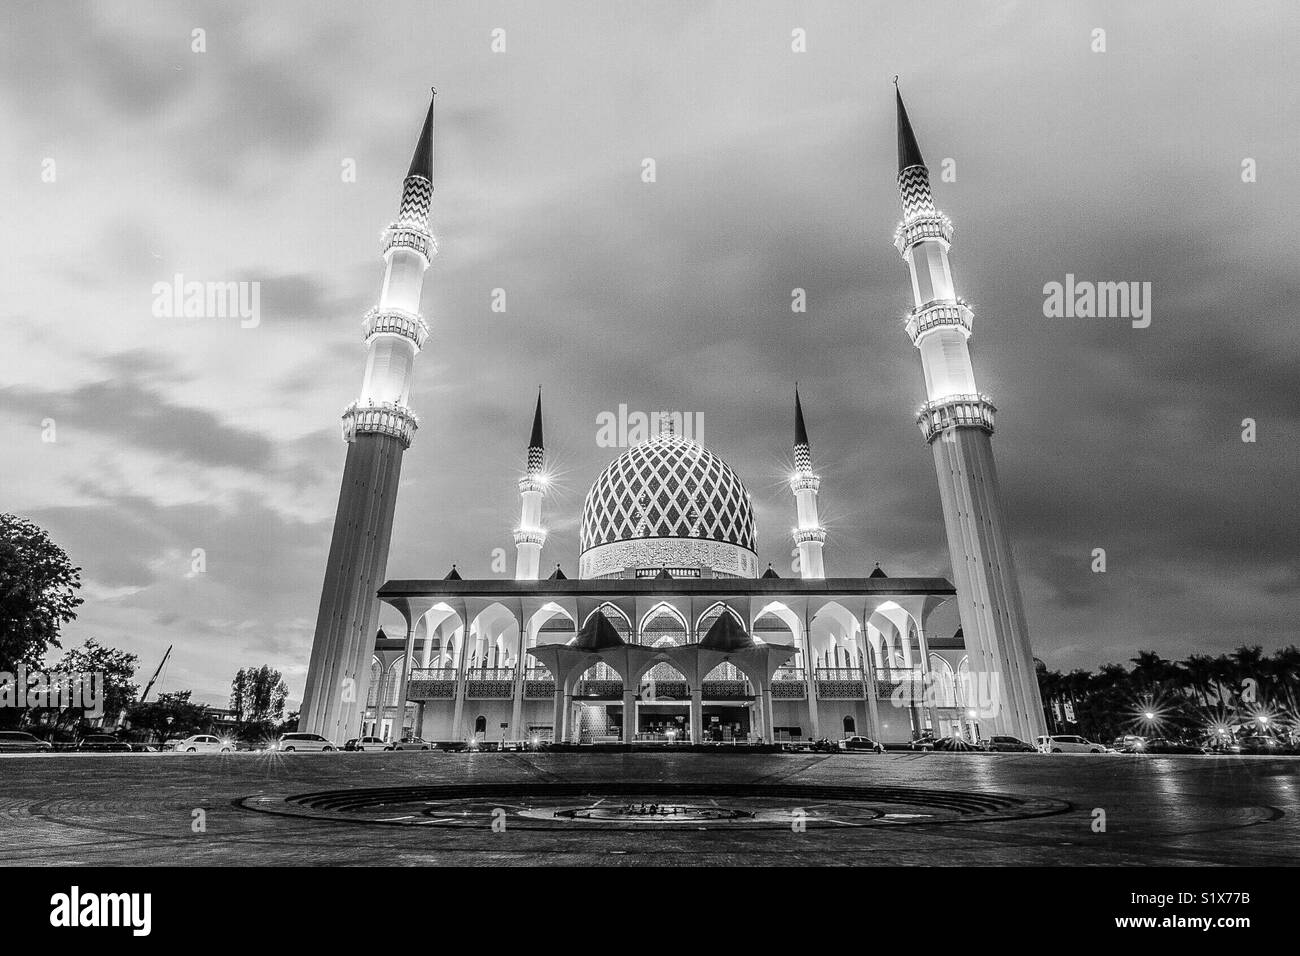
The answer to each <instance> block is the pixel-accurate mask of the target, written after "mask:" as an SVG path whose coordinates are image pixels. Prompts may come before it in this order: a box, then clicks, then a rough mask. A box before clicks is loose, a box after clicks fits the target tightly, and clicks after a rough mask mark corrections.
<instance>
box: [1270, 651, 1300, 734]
mask: <svg viewBox="0 0 1300 956" xmlns="http://www.w3.org/2000/svg"><path fill="white" fill-rule="evenodd" d="M1273 672H1274V674H1275V676H1276V677H1277V678H1278V679H1279V683H1280V684H1281V690H1282V695H1283V696H1284V697H1285V698H1286V702H1287V706H1288V707H1289V708H1290V711H1291V716H1292V717H1293V718H1294V717H1296V716H1298V715H1300V714H1298V712H1300V707H1297V706H1296V697H1297V694H1296V691H1297V687H1296V685H1297V684H1298V683H1300V647H1296V646H1295V645H1294V644H1291V645H1290V646H1288V647H1281V648H1278V649H1277V650H1276V651H1274V652H1273Z"/></svg>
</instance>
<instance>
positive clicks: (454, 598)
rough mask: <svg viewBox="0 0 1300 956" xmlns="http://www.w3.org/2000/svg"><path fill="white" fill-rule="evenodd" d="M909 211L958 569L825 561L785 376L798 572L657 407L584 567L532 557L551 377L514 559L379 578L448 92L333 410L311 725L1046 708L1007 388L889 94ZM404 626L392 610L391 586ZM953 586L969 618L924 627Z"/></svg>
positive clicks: (946, 226) (911, 717)
mask: <svg viewBox="0 0 1300 956" xmlns="http://www.w3.org/2000/svg"><path fill="white" fill-rule="evenodd" d="M896 107H897V114H898V153H899V169H898V174H897V182H898V185H899V189H900V192H901V197H902V204H903V220H902V222H901V223H900V224H899V226H898V229H897V231H896V233H895V236H894V244H895V246H896V248H897V249H898V252H899V254H900V256H901V257H902V259H903V261H904V262H905V263H906V265H907V266H908V268H909V271H910V273H911V279H912V290H913V295H914V299H915V302H916V308H915V309H913V310H912V312H911V313H909V315H908V317H907V320H906V322H905V323H904V328H903V331H904V332H905V333H906V334H907V336H908V337H909V339H910V340H911V342H912V344H913V345H914V346H915V348H916V349H917V350H918V352H919V353H920V357H921V363H922V367H923V370H924V380H925V387H926V393H927V396H926V399H927V400H926V401H925V403H924V405H922V406H921V408H920V411H919V413H918V416H917V424H918V426H919V427H920V429H921V432H922V435H923V437H924V440H925V442H926V443H927V445H928V446H929V447H930V449H931V452H932V455H933V457H934V461H935V467H936V474H937V476H938V479H939V485H940V497H941V501H942V505H943V516H944V523H945V529H946V532H947V537H948V542H949V550H950V554H951V557H952V565H953V581H952V582H950V581H948V580H946V579H943V578H924V577H895V576H891V575H887V574H886V573H885V572H884V571H883V570H881V569H880V568H879V567H877V568H876V570H875V571H873V572H872V573H871V574H870V575H869V576H868V577H865V578H846V577H828V576H827V575H826V568H825V562H824V557H823V553H822V552H823V545H824V542H825V537H826V532H825V529H824V528H823V527H822V526H821V524H820V522H819V519H818V508H817V497H818V492H819V489H820V486H821V479H820V478H819V477H818V475H817V473H816V471H815V469H814V458H813V450H812V443H811V441H810V439H809V434H808V429H807V425H806V423H805V419H804V409H803V404H802V401H801V399H800V396H799V394H798V391H797V390H796V392H795V395H794V429H793V442H792V444H793V451H794V462H795V467H794V471H793V473H792V474H791V475H790V478H789V489H790V492H791V494H792V496H793V498H794V509H793V510H794V514H795V518H796V521H795V528H794V531H793V544H794V546H795V548H796V549H797V552H798V562H797V565H796V567H797V573H798V576H797V577H781V576H780V575H778V574H777V572H776V571H774V570H773V569H772V568H771V567H770V566H769V567H768V568H767V569H765V570H764V569H761V568H760V567H759V562H758V556H757V550H758V546H757V539H756V533H757V532H756V526H755V520H754V506H753V499H752V497H751V495H750V492H749V491H748V490H747V488H746V487H745V484H744V482H743V481H742V480H741V478H740V476H738V475H737V474H736V473H735V472H734V471H733V470H732V469H731V468H730V467H729V466H728V465H727V463H726V462H724V461H723V460H722V459H721V458H719V457H718V456H717V455H715V454H714V453H713V452H711V451H710V450H709V449H708V448H707V447H705V445H704V444H702V443H701V442H700V441H698V440H695V439H694V438H691V437H688V435H687V434H684V429H683V428H682V423H681V422H680V421H676V420H675V419H674V417H673V416H667V415H665V416H663V417H662V420H661V421H660V422H659V423H658V427H657V428H656V429H654V430H653V434H650V435H648V436H647V437H645V439H644V440H642V441H640V442H638V443H636V444H633V445H632V446H631V447H630V448H627V449H626V450H625V451H623V452H622V454H619V455H618V456H617V457H616V458H614V460H613V461H611V462H610V463H609V464H608V465H607V466H606V467H605V469H604V470H603V471H602V472H601V473H600V474H599V475H598V476H597V477H596V479H595V481H594V483H593V484H592V485H591V489H590V491H589V492H588V493H587V496H586V499H585V502H584V504H583V510H582V516H581V524H580V542H579V549H580V554H579V555H578V561H577V573H576V575H575V576H574V577H572V578H570V577H568V576H566V575H565V574H564V572H563V571H562V570H561V569H560V568H561V564H560V563H557V564H556V565H555V570H554V571H553V572H552V573H550V575H549V576H548V577H546V578H542V576H541V568H542V560H541V559H542V551H543V548H544V546H545V543H546V529H545V522H544V514H543V512H544V508H543V505H544V501H545V498H546V493H547V488H548V473H547V469H546V448H545V443H544V436H543V416H542V399H541V395H540V394H539V395H538V399H537V404H536V407H535V408H534V411H533V422H532V431H531V435H530V438H529V442H528V446H527V450H526V458H525V467H524V472H523V476H522V477H521V478H520V479H519V482H518V486H519V494H520V499H521V512H520V521H519V525H518V527H517V529H516V530H515V532H514V540H515V547H516V566H515V577H514V580H500V579H491V580H466V579H463V578H462V577H461V576H460V574H459V573H458V572H457V571H456V569H455V568H454V567H453V568H452V571H451V573H449V574H448V575H447V576H446V577H445V578H442V579H441V580H405V579H395V580H387V579H386V577H385V575H386V572H387V558H388V546H389V540H390V537H391V532H392V523H393V508H394V504H395V501H396V495H397V488H398V482H399V475H400V469H401V459H402V453H403V452H404V451H405V450H406V448H408V447H409V446H410V443H411V441H412V440H413V438H414V435H415V431H416V429H417V427H418V422H417V419H416V417H415V415H414V413H413V412H412V411H411V408H410V405H409V395H410V386H411V376H412V371H413V368H414V363H415V358H416V356H417V355H418V354H419V352H420V350H421V349H422V348H423V346H424V344H425V341H426V339H427V338H428V335H429V329H428V326H427V324H426V322H425V320H424V318H423V317H422V316H421V314H420V295H421V290H422V288H423V281H424V274H425V271H426V270H427V269H428V267H429V265H430V263H431V261H432V259H433V256H434V254H435V253H436V244H435V241H434V238H433V234H432V231H431V228H430V213H431V206H432V197H433V193H434V176H433V155H434V143H433V135H434V121H433V102H432V100H431V101H430V104H429V109H428V113H427V115H426V117H425V121H424V127H423V129H422V131H421V134H420V140H419V143H418V145H417V148H416V151H415V155H414V157H413V159H412V162H411V167H410V170H409V172H408V174H407V177H406V180H405V183H404V188H403V194H402V202H401V206H400V209H399V213H398V217H397V220H396V221H395V222H394V223H392V224H391V225H390V226H389V228H388V230H387V232H386V233H385V240H384V275H383V282H382V286H381V292H380V297H379V303H378V305H377V306H376V307H375V308H374V309H372V310H371V311H370V312H369V313H367V315H366V317H365V319H364V322H363V336H364V341H365V343H366V347H367V362H366V371H365V376H364V379H363V383H362V391H361V397H360V398H359V399H358V401H357V402H355V403H353V404H352V405H350V406H349V407H348V408H347V410H346V411H345V413H344V416H343V437H344V440H345V441H346V442H347V459H346V463H345V466H344V475H343V484H342V490H341V493H340V498H339V505H338V511H337V514H336V518H335V525H334V534H333V539H332V542H331V546H330V552H329V557H328V561H327V565H326V574H325V583H324V587H323V589H322V596H321V603H320V609H319V614H318V617H317V625H316V634H315V640H314V643H313V647H312V653H311V661H310V665H309V670H308V678H307V687H306V690H305V693H304V700H303V706H302V710H301V717H300V729H301V730H303V731H308V732H315V733H321V734H323V735H325V736H326V737H328V738H330V739H331V740H334V741H335V742H339V743H341V742H343V741H344V740H346V739H348V738H351V737H356V736H360V735H374V736H379V737H383V738H385V739H398V738H400V737H407V736H418V737H421V738H423V739H424V740H427V741H447V742H465V741H475V740H477V741H485V742H519V741H524V742H537V741H541V740H547V741H562V742H567V743H574V744H586V743H591V744H599V743H611V744H624V745H632V746H635V745H639V744H644V745H657V746H663V745H666V744H681V743H695V744H704V743H710V742H716V743H730V744H739V743H773V742H781V741H787V740H790V741H793V740H808V739H820V738H830V739H838V738H840V737H843V736H846V735H853V734H862V735H866V736H868V737H871V738H873V739H875V740H879V741H882V742H884V743H904V742H907V741H909V740H913V739H915V738H917V737H918V736H921V735H922V734H926V733H930V734H933V735H934V736H936V737H939V736H954V735H955V736H962V737H965V738H967V739H971V740H974V739H978V738H980V737H985V736H990V735H992V734H1010V735H1014V736H1017V737H1020V738H1021V739H1023V740H1027V741H1030V740H1032V739H1033V738H1034V737H1035V736H1037V735H1038V734H1039V733H1042V732H1045V731H1044V730H1043V713H1042V706H1041V703H1040V702H1039V697H1038V688H1037V682H1036V678H1035V675H1034V668H1033V660H1032V651H1031V647H1030V643H1029V637H1028V631H1027V626H1026V623H1025V615H1024V609H1023V601H1022V599H1021V594H1020V587H1019V583H1018V579H1017V574H1016V568H1015V562H1014V559H1013V555H1012V549H1011V540H1010V536H1009V533H1008V531H1007V525H1006V521H1005V518H1004V515H1003V506H1002V501H1001V496H1000V494H999V491H998V484H997V473H996V471H995V469H994V465H993V457H992V444H991V441H990V439H991V436H992V434H993V415H994V411H995V409H994V407H993V404H992V402H991V401H990V400H989V399H988V397H987V396H985V395H983V394H982V393H980V392H979V391H978V389H977V388H976V385H975V375H974V369H973V366H972V364H971V360H970V352H969V348H968V344H967V343H968V340H969V338H970V336H971V334H972V330H973V313H972V311H971V309H970V307H969V306H968V305H967V304H966V303H965V302H964V301H963V300H962V299H961V298H959V297H958V296H957V295H956V292H955V288H954V285H953V280H952V275H951V271H950V269H949V264H948V250H949V247H950V243H951V240H952V233H953V227H952V223H951V222H950V221H949V220H948V218H947V217H946V216H944V215H943V214H942V213H940V212H939V211H938V210H937V209H936V208H935V206H934V202H933V197H932V194H931V189H930V182H929V174H928V171H927V169H926V166H925V163H924V160H923V159H922V157H921V152H920V149H919V147H918V145H917V142H916V137H915V135H914V134H913V131H912V127H911V124H910V121H909V119H908V116H907V112H906V110H905V108H904V106H903V101H902V97H901V94H900V95H898V96H897V102H896ZM380 601H382V602H385V603H387V604H388V605H390V606H391V607H393V608H395V609H396V611H397V612H399V613H400V615H401V616H402V619H403V620H404V622H405V625H406V627H405V633H404V634H402V635H401V636H397V637H389V636H387V635H386V634H385V633H384V632H383V631H380V630H378V615H379V602H380ZM948 601H955V602H956V603H957V609H958V614H959V616H960V619H961V627H960V628H959V629H958V631H957V633H956V634H955V635H951V636H943V635H939V634H935V633H932V632H931V630H930V623H931V616H932V614H933V612H934V611H935V610H936V609H937V608H938V607H939V606H940V605H942V604H944V603H945V602H948Z"/></svg>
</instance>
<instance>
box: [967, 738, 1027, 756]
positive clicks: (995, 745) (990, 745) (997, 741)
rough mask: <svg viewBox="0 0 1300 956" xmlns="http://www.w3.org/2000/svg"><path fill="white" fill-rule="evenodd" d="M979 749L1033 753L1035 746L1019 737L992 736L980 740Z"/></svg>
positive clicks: (993, 751) (992, 751)
mask: <svg viewBox="0 0 1300 956" xmlns="http://www.w3.org/2000/svg"><path fill="white" fill-rule="evenodd" d="M980 749H981V750H987V751H990V752H991V753H1034V752H1035V750H1036V748H1035V747H1033V746H1032V745H1030V744H1027V743H1025V742H1024V741H1023V740H1021V739H1020V738H1019V737H1004V736H993V737H990V738H988V740H982V741H980Z"/></svg>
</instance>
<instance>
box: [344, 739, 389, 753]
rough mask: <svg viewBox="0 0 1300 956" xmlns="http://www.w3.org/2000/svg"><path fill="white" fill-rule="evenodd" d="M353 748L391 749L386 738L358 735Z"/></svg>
mask: <svg viewBox="0 0 1300 956" xmlns="http://www.w3.org/2000/svg"><path fill="white" fill-rule="evenodd" d="M353 749H354V750H391V749H392V747H391V745H390V744H389V743H388V741H387V740H384V739H383V738H381V737H358V738H357V742H356V744H354V745H353Z"/></svg>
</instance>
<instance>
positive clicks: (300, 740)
mask: <svg viewBox="0 0 1300 956" xmlns="http://www.w3.org/2000/svg"><path fill="white" fill-rule="evenodd" d="M275 749H276V750H279V751H283V752H284V753H293V752H294V751H322V750H338V749H339V748H338V747H335V746H334V745H333V744H332V743H330V742H329V741H328V740H326V739H325V738H324V737H322V736H321V735H320V734H281V735H280V739H279V741H277V742H276V745H275Z"/></svg>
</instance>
